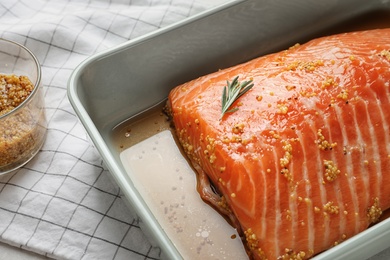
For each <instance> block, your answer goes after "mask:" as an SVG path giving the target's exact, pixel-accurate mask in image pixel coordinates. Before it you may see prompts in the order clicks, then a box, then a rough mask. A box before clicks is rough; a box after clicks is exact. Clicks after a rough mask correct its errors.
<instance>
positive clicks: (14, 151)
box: [0, 39, 47, 174]
mask: <svg viewBox="0 0 390 260" xmlns="http://www.w3.org/2000/svg"><path fill="white" fill-rule="evenodd" d="M46 127H47V123H46V117H45V110H44V99H43V93H42V89H41V67H40V64H39V62H38V60H37V58H36V57H35V55H34V54H33V53H32V52H31V51H30V50H28V49H27V48H26V47H24V46H23V45H20V44H18V43H16V42H12V41H9V40H5V39H0V174H5V173H8V172H11V171H13V170H16V169H18V168H20V167H21V166H23V165H24V164H26V163H27V162H28V161H30V160H31V159H32V158H33V157H34V156H35V155H36V154H37V152H38V151H39V150H40V148H41V147H42V144H43V142H44V140H45V136H46Z"/></svg>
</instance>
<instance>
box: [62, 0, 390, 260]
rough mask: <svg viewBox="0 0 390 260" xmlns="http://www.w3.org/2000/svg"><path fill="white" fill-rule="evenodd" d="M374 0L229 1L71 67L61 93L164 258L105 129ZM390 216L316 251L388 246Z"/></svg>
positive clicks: (160, 239)
mask: <svg viewBox="0 0 390 260" xmlns="http://www.w3.org/2000/svg"><path fill="white" fill-rule="evenodd" d="M389 9H390V2H389V1H381V0H377V1H375V0H371V1H366V0H344V1H337V0H335V1H317V0H293V1H284V0H273V1H271V0H246V1H245V0H244V1H230V2H228V3H226V4H224V5H221V6H218V7H216V8H214V9H212V10H208V11H206V12H203V13H201V14H199V15H196V16H194V17H191V18H189V19H187V20H185V21H182V22H180V23H177V24H174V25H171V26H169V27H166V28H164V29H160V30H158V31H156V32H154V33H150V34H147V35H145V36H143V37H140V38H137V39H135V40H132V41H129V42H126V43H124V44H122V45H120V46H117V47H115V48H112V49H109V50H107V51H104V52H102V53H99V54H96V55H94V56H92V57H90V58H89V59H87V60H85V61H84V62H83V63H82V64H80V66H79V67H77V68H76V69H75V71H74V72H73V74H72V75H71V77H70V80H69V82H68V96H69V100H70V102H71V104H72V106H73V107H74V109H75V111H76V113H77V115H78V116H79V118H80V120H81V122H82V124H83V125H84V127H85V128H86V130H87V132H88V134H89V136H90V138H91V140H92V142H93V143H94V145H95V146H96V148H97V149H98V151H99V152H100V154H101V156H102V158H103V159H104V161H105V164H106V165H107V167H108V169H109V171H110V173H111V175H112V177H113V178H114V180H115V181H116V182H117V183H118V185H119V186H120V188H121V189H122V192H123V194H124V196H125V198H126V199H127V202H128V203H129V207H132V208H133V209H134V210H135V211H136V213H137V214H138V216H139V217H140V219H141V220H142V222H143V226H144V231H145V232H146V233H147V234H149V236H150V239H151V240H152V241H154V242H155V243H156V245H157V246H159V247H160V248H161V249H162V252H163V253H164V255H165V256H166V258H167V259H181V258H182V256H181V254H180V252H179V250H178V249H177V248H176V247H175V245H174V243H172V241H171V239H170V237H168V236H167V234H166V233H165V232H164V229H163V228H162V227H161V225H160V223H159V219H157V218H155V217H154V216H153V214H152V213H151V210H150V208H149V205H148V204H147V203H145V201H144V199H143V197H142V196H141V195H140V193H139V192H138V191H137V189H136V188H135V187H134V184H133V181H132V179H131V174H130V175H129V174H127V173H126V172H125V169H124V167H123V165H122V163H121V161H120V158H119V152H118V150H117V148H116V147H115V145H114V144H113V141H112V137H111V135H112V131H113V129H114V128H115V126H117V125H118V124H120V123H121V122H123V121H125V120H127V119H129V118H132V117H134V116H136V115H141V117H142V112H143V111H145V110H147V109H148V108H150V107H153V106H154V105H156V104H158V103H160V102H162V101H163V100H165V99H166V97H167V95H168V93H169V91H170V90H171V89H172V88H173V87H175V86H177V85H178V84H180V83H183V82H186V81H188V80H191V79H193V78H196V77H198V76H201V75H203V74H207V73H210V72H213V71H216V70H218V69H221V68H226V67H229V66H231V65H234V64H238V63H241V62H243V61H246V60H249V59H251V58H254V57H257V56H259V55H263V54H266V53H269V52H273V51H277V50H280V49H283V48H286V47H288V46H291V45H293V44H294V43H296V42H304V41H306V40H308V39H310V38H312V37H315V36H317V35H320V34H321V32H323V31H324V30H325V29H326V28H329V27H331V26H335V25H337V24H339V23H341V22H342V21H344V20H347V19H350V18H353V17H356V16H359V15H361V14H364V13H368V12H371V11H375V10H389ZM388 241H390V219H387V220H385V221H383V222H381V223H379V224H377V225H375V226H373V227H371V228H370V229H368V230H367V231H365V232H362V233H361V234H359V235H357V236H355V237H353V238H351V239H348V240H347V241H345V242H343V243H341V244H340V245H338V246H336V247H334V248H332V249H330V250H328V251H326V252H324V253H322V254H320V255H318V256H316V258H318V259H343V258H345V257H347V258H348V259H365V258H368V257H370V256H372V255H374V254H376V253H377V252H379V251H381V250H383V249H385V248H387V247H388V246H389V244H388Z"/></svg>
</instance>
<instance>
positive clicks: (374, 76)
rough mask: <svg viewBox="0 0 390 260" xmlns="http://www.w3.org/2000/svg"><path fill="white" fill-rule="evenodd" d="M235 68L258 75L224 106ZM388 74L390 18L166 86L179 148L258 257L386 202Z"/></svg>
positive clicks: (319, 245) (295, 253) (318, 246)
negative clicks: (385, 23)
mask: <svg viewBox="0 0 390 260" xmlns="http://www.w3.org/2000/svg"><path fill="white" fill-rule="evenodd" d="M236 76H238V77H239V81H249V80H253V84H254V86H253V88H252V89H250V90H249V91H247V92H246V93H245V94H244V95H242V96H241V97H240V98H238V100H236V101H235V102H234V103H233V105H232V107H231V108H232V109H233V111H231V112H228V113H226V114H225V115H223V116H222V117H221V97H222V91H223V89H224V87H225V86H226V85H227V81H229V82H231V81H232V80H233V79H234V78H235V77H236ZM389 84H390V29H377V30H370V31H360V32H353V33H345V34H338V35H333V36H327V37H323V38H318V39H314V40H312V41H310V42H308V43H305V44H302V45H299V44H297V45H295V46H293V47H291V48H289V49H288V50H285V51H281V52H279V53H274V54H269V55H266V56H263V57H259V58H256V59H254V60H251V61H249V62H246V63H243V64H240V65H237V66H234V67H231V68H228V69H223V70H220V71H218V72H215V73H212V74H209V75H206V76H203V77H200V78H198V79H195V80H192V81H190V82H188V83H185V84H183V85H180V86H178V87H176V88H174V89H173V90H172V91H171V93H170V95H169V101H168V105H169V107H170V113H171V116H172V119H173V123H174V126H175V131H176V133H177V137H178V139H179V141H180V143H181V145H182V147H183V150H184V151H185V153H186V154H187V155H188V158H189V159H190V161H191V163H192V165H193V166H194V168H195V169H196V170H197V172H198V173H199V176H200V180H201V182H203V183H207V182H208V180H209V181H210V182H211V183H212V185H213V187H214V189H215V190H216V191H217V192H218V193H219V194H220V196H218V200H217V201H215V200H214V202H213V203H214V206H216V207H218V208H219V209H221V210H222V211H223V212H224V213H226V214H228V215H229V214H230V213H231V214H230V215H229V219H230V220H231V222H232V223H233V224H234V225H236V227H237V228H238V229H239V230H240V231H241V232H242V234H243V238H244V243H245V244H246V247H247V249H248V252H249V254H250V257H251V258H253V259H307V258H310V257H312V256H314V255H316V254H318V253H320V252H322V251H324V250H327V249H329V248H330V247H332V246H334V245H337V244H339V243H341V242H343V241H344V240H346V239H348V238H350V237H352V236H354V235H355V234H357V233H359V232H361V231H363V230H365V229H367V228H368V227H369V226H370V225H371V224H372V223H375V222H376V221H378V219H379V218H380V216H381V214H382V212H383V211H384V210H385V209H388V208H389V207H390V140H389V139H390V132H389V131H390V130H389V124H390V112H389V111H390V102H389V101H390V100H389ZM202 176H207V179H204V178H203V177H202ZM200 188H201V189H200V191H201V193H204V194H206V193H205V192H202V188H204V187H203V186H202V187H200ZM208 196H210V194H209V195H208ZM211 197H213V196H210V198H206V199H207V200H210V201H213V198H211Z"/></svg>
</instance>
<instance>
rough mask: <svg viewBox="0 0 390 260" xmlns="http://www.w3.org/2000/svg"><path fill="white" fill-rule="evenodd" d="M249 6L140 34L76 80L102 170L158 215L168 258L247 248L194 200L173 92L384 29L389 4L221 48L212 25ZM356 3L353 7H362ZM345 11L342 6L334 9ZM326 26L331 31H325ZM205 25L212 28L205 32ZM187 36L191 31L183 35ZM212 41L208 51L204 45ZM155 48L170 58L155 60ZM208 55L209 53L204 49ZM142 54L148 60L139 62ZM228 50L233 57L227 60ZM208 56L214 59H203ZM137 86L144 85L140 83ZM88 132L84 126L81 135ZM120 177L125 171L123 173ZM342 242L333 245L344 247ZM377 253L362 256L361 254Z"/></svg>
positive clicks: (239, 253) (240, 253)
mask: <svg viewBox="0 0 390 260" xmlns="http://www.w3.org/2000/svg"><path fill="white" fill-rule="evenodd" d="M278 2H279V1H274V2H273V3H278ZM296 2H299V1H296ZM346 2H347V1H346ZM349 2H359V1H349ZM363 2H364V1H362V3H363ZM378 2H380V1H378ZM254 3H256V1H237V3H233V4H231V5H230V6H228V7H224V8H223V9H220V10H216V11H218V12H210V13H207V14H206V15H204V16H203V17H202V18H201V19H199V20H197V21H196V23H190V22H188V23H187V24H186V23H184V26H178V27H174V28H173V30H167V31H164V30H162V31H161V33H160V34H157V36H158V37H156V38H153V37H149V36H147V37H145V38H141V39H139V41H138V42H137V41H134V42H133V44H132V45H131V50H130V49H126V47H124V48H118V49H116V50H114V51H113V52H110V53H109V55H106V56H101V57H99V58H98V59H94V60H91V61H90V62H89V63H88V64H87V65H86V66H85V67H84V68H83V71H82V74H80V77H79V78H76V83H77V84H78V85H80V86H82V87H81V88H78V89H77V90H76V92H77V93H76V94H77V96H78V98H79V99H80V100H81V101H82V103H83V104H82V105H83V108H84V109H85V111H86V113H87V114H88V116H89V117H90V119H91V122H92V123H93V124H94V127H96V130H97V133H94V134H99V136H100V137H101V139H102V140H103V143H99V142H100V141H99V140H100V139H99V140H98V139H95V136H93V135H92V136H91V137H92V139H93V141H94V142H96V143H97V145H96V146H97V147H98V149H100V150H99V151H100V152H101V154H102V155H103V157H106V155H107V154H108V155H109V160H111V161H109V162H108V166H109V168H110V166H111V168H110V170H111V171H112V172H113V175H114V177H115V178H116V181H117V182H118V183H119V185H120V186H121V188H122V189H124V191H125V193H126V192H127V190H126V187H129V186H126V187H125V186H124V184H123V182H127V183H130V184H131V186H132V187H134V188H135V192H134V193H129V192H128V193H126V194H125V195H126V196H127V197H128V200H129V201H130V202H131V203H130V204H131V206H134V207H136V208H137V207H138V209H139V212H141V213H142V214H144V215H145V216H147V215H148V214H151V215H153V216H154V219H152V220H150V219H149V220H150V222H153V221H156V222H157V226H148V228H149V231H151V232H152V233H154V237H153V238H156V237H158V236H159V234H156V232H157V231H156V227H157V228H161V230H162V231H163V233H164V232H165V235H166V237H169V240H170V241H169V242H168V246H166V248H163V251H164V249H167V248H168V247H169V243H172V244H173V245H174V246H175V247H176V249H177V250H178V252H176V253H175V252H173V253H171V254H169V253H168V255H169V256H182V257H184V258H185V259H197V258H199V259H205V255H202V254H203V253H205V254H206V255H208V256H210V255H213V256H215V258H218V259H231V258H233V259H242V257H245V250H244V248H243V246H242V243H241V241H240V239H239V238H238V236H237V233H236V232H235V230H234V229H232V228H231V227H230V226H229V225H228V224H227V223H226V221H225V219H224V218H223V217H221V216H220V215H218V214H217V213H216V212H215V211H214V210H212V209H211V207H209V206H208V205H207V204H205V203H203V202H202V201H201V200H200V198H199V197H198V195H197V191H196V175H195V173H194V172H193V170H192V168H191V167H190V165H189V164H188V162H187V160H186V159H185V157H184V156H183V155H182V153H181V152H180V149H179V148H178V145H177V143H176V141H175V138H174V134H172V128H171V126H170V124H169V122H168V121H167V118H166V116H165V115H164V114H163V113H162V108H163V106H164V104H165V100H166V97H167V95H168V93H169V90H170V89H172V88H173V87H175V86H177V85H179V84H181V83H184V82H185V81H188V80H191V79H193V78H196V77H198V76H201V75H203V74H207V73H210V72H213V71H216V70H218V69H222V68H225V67H229V66H232V65H234V64H237V63H240V62H244V61H246V60H249V59H251V58H254V57H257V56H259V55H263V54H266V53H269V52H273V51H278V50H282V49H285V48H287V47H289V46H292V45H293V44H295V43H297V42H299V43H304V42H305V41H307V40H309V39H311V38H314V37H319V36H323V35H329V34H334V33H341V32H347V31H355V30H362V29H372V28H383V27H390V6H388V8H389V9H386V8H385V7H384V6H382V7H381V8H374V9H375V10H373V11H372V8H371V7H370V6H369V7H365V5H361V6H362V7H361V8H360V9H359V8H357V7H354V8H356V9H355V10H354V11H353V12H352V11H351V13H349V14H347V13H346V15H344V16H343V15H341V16H338V17H339V19H336V20H334V21H329V22H328V23H319V24H313V25H312V26H310V28H305V26H304V25H305V24H306V25H307V24H308V23H307V22H308V21H307V20H304V19H303V20H301V19H300V18H297V15H294V17H287V18H286V19H297V24H298V25H294V26H296V27H295V31H291V32H290V33H288V34H286V33H285V31H283V30H280V31H279V34H277V33H273V32H269V37H266V39H265V38H261V37H260V38H256V39H255V40H253V41H252V40H246V39H244V41H245V40H246V42H245V43H242V42H240V41H236V42H235V43H232V45H224V44H222V43H219V41H218V38H221V39H224V37H227V36H226V35H227V34H228V32H223V31H222V32H221V31H218V28H214V27H212V26H209V25H210V24H212V23H213V22H216V21H219V20H220V19H221V18H226V17H225V16H228V15H231V14H232V13H233V17H230V18H231V19H237V18H238V17H239V18H241V16H239V15H240V14H243V13H245V12H246V11H245V12H244V11H243V10H249V9H248V8H252V7H253V8H255V9H253V10H252V9H250V10H252V11H253V12H254V13H252V15H255V12H256V11H259V10H260V9H261V7H259V5H258V4H254ZM316 3H318V2H316ZM366 3H367V2H366ZM279 4H280V3H279ZM355 6H359V3H356V5H355ZM256 8H258V9H259V10H256ZM365 8H366V9H365ZM233 9H234V12H233V11H232V10H233ZM351 10H352V9H351ZM367 10H371V11H367ZM262 11H264V10H262ZM342 11H343V10H341V9H340V10H339V13H342ZM290 13H293V12H290V11H289V10H287V11H286V12H285V15H286V16H291V15H290ZM309 13H310V12H309ZM344 13H345V12H344ZM310 15H311V16H310ZM248 16H249V17H248V19H251V16H250V15H248ZM298 16H299V15H298ZM309 16H310V17H311V19H312V20H314V18H316V17H315V16H316V12H315V11H313V14H309ZM335 17H337V15H336V16H335ZM230 18H229V19H230ZM322 18H324V17H322ZM273 22H274V23H275V24H278V23H279V21H273ZM280 24H286V23H285V20H283V21H280ZM331 24H332V25H333V26H330V25H331ZM335 24H336V26H334V25H335ZM233 25H234V24H233ZM238 27H239V26H238ZM204 28H210V30H209V31H207V32H205V30H204ZM239 28H241V27H239ZM239 28H238V29H239ZM235 29H237V27H235V26H232V30H233V32H232V33H236V32H235V31H234V30H235ZM186 30H190V31H192V32H193V33H192V34H190V35H189V34H186V33H185V31H186ZM240 30H241V29H240ZM286 30H291V28H286ZM242 31H243V32H242V33H243V34H246V35H250V32H248V31H245V29H242ZM196 32H198V34H196ZM180 35H183V37H187V38H185V39H184V40H183V41H184V43H183V42H180V41H174V40H172V39H173V38H174V37H179V36H180ZM199 35H200V36H199ZM197 37H202V38H206V39H207V37H209V38H210V41H209V42H206V43H204V42H202V41H198V39H197ZM229 37H231V36H229ZM264 37H265V36H264ZM282 39H283V40H282ZM186 42H187V43H188V42H191V45H190V46H189V45H186ZM213 44H215V46H214V45H213ZM221 44H222V45H221ZM209 45H212V47H207V48H206V47H205V46H209ZM245 46H247V47H245ZM159 48H162V49H164V50H166V52H165V53H163V54H161V50H160V49H159ZM217 50H218V51H217ZM205 51H206V52H207V53H204V52H205ZM213 51H214V52H213ZM170 52H172V53H170ZM145 53H149V54H148V55H146V56H145V55H144V54H145ZM197 53H202V55H200V56H202V57H201V58H198V56H197ZM226 53H231V54H230V55H225V54H226ZM180 55H183V56H184V58H182V59H180V60H179V59H177V57H178V56H180ZM210 60H211V61H212V62H206V63H205V61H210ZM102 61H104V62H102ZM187 63H190V64H187ZM151 64H153V65H151ZM149 65H150V66H149ZM110 67H115V68H116V69H110V71H109V73H106V74H104V73H105V72H106V71H107V68H110ZM145 68H148V69H149V70H146V69H145ZM167 68H169V69H167ZM145 70H146V71H145ZM161 71H164V72H165V73H166V74H164V75H163V77H161V78H160V79H156V78H155V77H156V76H157V77H158V76H159V75H161ZM124 75H125V76H124ZM118 78H119V79H120V80H119V81H120V82H118ZM96 82H97V83H96ZM93 83H96V84H93ZM140 83H142V84H141V85H139V84H140ZM97 85H98V86H97ZM71 99H72V98H71ZM81 119H82V120H83V118H81ZM89 127H90V126H88V125H87V130H89ZM90 134H91V131H90ZM105 159H107V158H105ZM114 166H115V167H114ZM115 171H119V172H120V173H117V172H115ZM122 173H125V174H124V176H122V175H121V174H122ZM164 176H166V177H164ZM151 180H152V181H151ZM131 196H137V198H138V196H139V198H142V200H143V201H141V203H140V204H137V199H135V198H131ZM195 205H196V206H195ZM144 208H146V210H144ZM149 209H150V211H149ZM142 214H141V215H142ZM149 220H147V221H149ZM178 220H180V221H181V222H178ZM387 220H388V219H387ZM387 220H386V221H387ZM210 223H213V224H212V225H211V224H210ZM184 240H186V241H184ZM163 242H165V241H162V240H160V241H158V242H157V243H158V244H159V245H160V246H161V243H163ZM344 243H346V242H344ZM344 243H342V244H340V245H339V246H338V247H340V246H341V247H342V245H343V244H344ZM335 248H336V249H337V247H335ZM383 248H384V247H383ZM383 248H382V249H383ZM168 249H169V248H168ZM380 249H381V247H377V248H376V249H375V250H380ZM208 250H211V251H208ZM374 253H375V252H372V251H367V255H366V256H367V257H369V256H370V255H372V254H374Z"/></svg>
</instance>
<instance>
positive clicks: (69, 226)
mask: <svg viewBox="0 0 390 260" xmlns="http://www.w3.org/2000/svg"><path fill="white" fill-rule="evenodd" d="M212 4H215V1H204V0H203V1H200V0H199V1H197V0H50V1H49V0H1V2H0V37H1V38H5V39H9V40H13V41H16V42H18V43H21V44H23V45H25V46H26V47H28V48H29V49H30V50H32V52H33V53H34V54H35V55H36V56H37V58H38V60H39V61H40V63H41V66H42V72H43V78H42V83H43V89H44V93H45V110H46V114H47V119H48V132H47V139H46V142H45V143H44V145H43V147H42V150H41V151H40V152H39V153H38V154H37V156H36V157H34V159H33V160H32V161H31V162H30V163H28V164H27V165H26V166H25V167H23V168H21V169H20V170H18V171H15V172H13V173H10V174H6V175H2V176H0V241H1V242H4V243H8V244H11V245H15V246H18V247H22V248H24V249H27V250H31V251H34V252H37V253H39V254H43V255H46V256H49V257H53V258H57V259H159V256H160V250H159V249H158V248H154V247H152V246H151V244H150V243H149V242H148V240H147V239H146V238H145V236H144V234H143V233H142V231H141V230H140V227H139V225H138V220H137V217H136V216H135V215H134V214H133V212H131V210H130V209H128V208H127V207H126V206H125V205H124V202H123V201H122V199H121V197H120V191H119V188H118V186H116V185H115V184H113V183H112V182H111V180H110V179H109V176H108V174H109V173H108V172H106V171H105V170H104V168H103V167H102V161H101V157H100V156H99V154H98V153H97V151H96V150H95V148H94V147H93V146H92V145H91V143H90V142H89V141H88V137H87V135H86V132H85V130H84V128H83V127H82V125H81V124H80V122H79V121H78V118H77V116H76V115H75V112H74V111H73V109H72V107H71V106H70V103H69V101H68V98H67V93H66V92H67V81H68V78H69V76H70V74H71V73H72V71H73V70H74V68H75V67H76V66H77V65H78V64H80V62H81V61H83V60H84V59H86V58H87V57H89V56H91V55H93V54H95V53H97V52H99V51H102V50H104V49H106V48H109V47H112V46H115V45H117V44H120V43H123V42H125V41H127V40H129V39H133V38H135V37H137V36H140V35H142V34H145V33H148V32H151V31H154V30H158V29H159V28H161V27H163V26H166V25H169V24H172V23H174V22H177V21H180V20H182V19H185V18H187V17H189V16H191V15H194V14H196V13H199V12H201V11H203V10H205V9H206V8H208V7H210V6H211V5H212Z"/></svg>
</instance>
